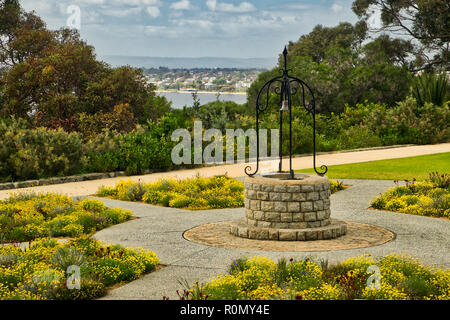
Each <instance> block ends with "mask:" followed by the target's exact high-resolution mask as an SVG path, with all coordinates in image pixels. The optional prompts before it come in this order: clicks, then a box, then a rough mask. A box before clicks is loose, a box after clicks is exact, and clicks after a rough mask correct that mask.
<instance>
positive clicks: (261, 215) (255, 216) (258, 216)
mask: <svg viewBox="0 0 450 320" xmlns="http://www.w3.org/2000/svg"><path fill="white" fill-rule="evenodd" d="M253 219H255V220H264V211H254V212H253Z"/></svg>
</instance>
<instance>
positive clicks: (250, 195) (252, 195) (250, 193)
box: [245, 190, 256, 200]
mask: <svg viewBox="0 0 450 320" xmlns="http://www.w3.org/2000/svg"><path fill="white" fill-rule="evenodd" d="M245 191H246V196H247V198H248V199H250V200H254V199H256V191H255V190H245Z"/></svg>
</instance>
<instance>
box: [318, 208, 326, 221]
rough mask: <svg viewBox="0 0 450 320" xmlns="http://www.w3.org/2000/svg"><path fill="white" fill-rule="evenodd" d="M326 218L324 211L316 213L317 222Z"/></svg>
mask: <svg viewBox="0 0 450 320" xmlns="http://www.w3.org/2000/svg"><path fill="white" fill-rule="evenodd" d="M326 218H327V214H326V212H325V211H324V210H321V211H317V220H324V219H326Z"/></svg>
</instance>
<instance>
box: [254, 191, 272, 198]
mask: <svg viewBox="0 0 450 320" xmlns="http://www.w3.org/2000/svg"><path fill="white" fill-rule="evenodd" d="M256 198H257V199H258V200H269V193H268V192H263V191H257V192H256Z"/></svg>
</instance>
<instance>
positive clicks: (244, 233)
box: [238, 227, 248, 238]
mask: <svg viewBox="0 0 450 320" xmlns="http://www.w3.org/2000/svg"><path fill="white" fill-rule="evenodd" d="M238 235H239V237H241V238H248V228H247V227H239V230H238Z"/></svg>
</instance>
